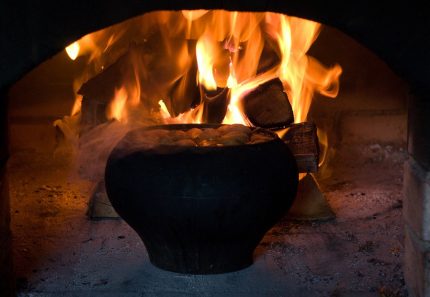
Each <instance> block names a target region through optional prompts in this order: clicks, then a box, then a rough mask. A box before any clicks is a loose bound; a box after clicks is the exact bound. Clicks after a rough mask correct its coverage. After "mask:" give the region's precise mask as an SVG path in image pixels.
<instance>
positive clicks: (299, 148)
mask: <svg viewBox="0 0 430 297" xmlns="http://www.w3.org/2000/svg"><path fill="white" fill-rule="evenodd" d="M282 140H283V141H284V142H285V143H286V144H287V145H288V147H289V148H290V150H291V152H292V153H293V155H294V157H295V158H296V161H297V166H298V168H299V172H317V171H318V163H319V142H318V136H317V127H316V125H315V124H314V123H311V122H304V123H298V124H292V125H291V126H290V127H289V129H288V131H287V132H286V133H285V135H284V136H283V137H282Z"/></svg>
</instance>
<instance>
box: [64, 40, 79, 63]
mask: <svg viewBox="0 0 430 297" xmlns="http://www.w3.org/2000/svg"><path fill="white" fill-rule="evenodd" d="M79 49H80V46H79V43H78V42H77V41H75V42H73V43H72V44H71V45H69V46H68V47H66V52H67V54H68V55H69V58H70V59H72V60H75V59H76V58H77V57H78V55H79Z"/></svg>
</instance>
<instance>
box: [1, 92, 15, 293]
mask: <svg viewBox="0 0 430 297" xmlns="http://www.w3.org/2000/svg"><path fill="white" fill-rule="evenodd" d="M3 96H6V91H5V89H3V90H2V91H1V92H0V98H5V97H3ZM6 102H7V101H6V100H0V296H5V297H7V296H12V294H13V288H14V281H13V274H12V235H11V232H10V210H9V196H8V195H9V193H8V187H7V177H6V161H7V157H8V145H7V144H8V133H7V117H6V111H7V106H6Z"/></svg>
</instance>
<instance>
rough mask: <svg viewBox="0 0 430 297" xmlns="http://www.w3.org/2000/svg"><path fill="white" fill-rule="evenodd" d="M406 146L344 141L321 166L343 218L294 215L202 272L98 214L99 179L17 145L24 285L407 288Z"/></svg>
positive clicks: (261, 291) (14, 173)
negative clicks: (227, 269) (175, 262)
mask: <svg viewBox="0 0 430 297" xmlns="http://www.w3.org/2000/svg"><path fill="white" fill-rule="evenodd" d="M405 155H406V154H405V152H404V150H403V149H402V148H400V147H396V146H393V145H382V144H370V145H363V146H361V147H355V148H353V149H352V148H348V149H343V150H342V151H341V152H338V153H337V154H336V158H335V159H332V160H335V162H330V163H332V164H331V165H334V166H331V165H330V166H329V168H326V169H325V170H323V171H322V172H320V174H319V175H318V176H317V177H318V180H319V181H320V186H321V188H322V190H323V191H324V193H325V194H326V197H327V199H328V201H329V204H330V205H331V207H332V208H333V210H334V211H335V212H336V216H337V218H336V219H335V220H331V221H327V222H291V221H287V220H285V219H284V220H282V221H281V222H279V223H278V224H277V225H276V226H275V227H274V228H272V229H271V230H270V231H269V232H268V233H267V235H266V236H265V237H264V238H263V240H262V242H261V244H260V245H259V246H258V248H257V250H256V253H255V263H254V264H253V265H252V266H251V267H249V268H247V269H244V270H242V271H238V272H233V273H226V274H220V275H212V276H198V275H197V276H196V275H194V276H193V275H182V274H177V273H171V272H166V271H162V270H159V269H157V268H155V267H154V266H152V265H151V264H150V263H149V260H148V256H147V254H146V251H145V247H144V245H143V243H142V242H141V241H140V239H139V238H138V236H137V235H136V234H135V233H134V231H133V230H131V228H130V227H128V226H127V225H126V224H125V223H124V222H123V221H122V220H118V219H112V220H99V221H91V220H89V219H88V218H87V217H86V211H87V203H88V199H89V196H90V191H91V189H92V186H93V185H92V184H91V183H90V182H88V181H85V180H81V179H79V178H77V177H76V175H74V174H72V173H71V168H72V167H71V166H69V165H68V163H67V162H65V161H64V160H63V159H61V158H55V157H52V156H50V155H47V154H40V153H35V152H32V151H22V152H17V153H15V154H13V155H12V157H11V160H10V163H9V179H10V192H11V207H12V228H13V233H14V251H15V252H14V257H15V259H14V260H15V270H16V273H17V277H18V279H17V285H18V289H19V293H18V295H19V296H157V297H160V296H247V297H252V296H294V297H297V296H333V297H334V296H406V295H407V293H406V290H405V287H404V280H403V273H402V257H403V224H402V218H401V212H402V199H403V198H402V176H403V162H404V160H405ZM333 168H335V169H336V170H333Z"/></svg>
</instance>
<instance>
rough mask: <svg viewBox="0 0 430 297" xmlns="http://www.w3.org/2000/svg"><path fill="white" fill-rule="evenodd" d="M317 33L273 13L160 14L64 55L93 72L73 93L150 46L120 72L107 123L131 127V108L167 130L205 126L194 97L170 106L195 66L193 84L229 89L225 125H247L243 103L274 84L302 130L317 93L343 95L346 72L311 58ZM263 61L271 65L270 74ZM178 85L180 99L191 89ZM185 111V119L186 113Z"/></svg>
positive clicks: (309, 24)
mask: <svg viewBox="0 0 430 297" xmlns="http://www.w3.org/2000/svg"><path fill="white" fill-rule="evenodd" d="M320 29H321V25H320V24H318V23H316V22H313V21H309V20H305V19H300V18H297V17H290V16H287V15H282V14H277V13H271V12H266V13H264V12H259V13H251V12H229V11H223V10H212V11H207V10H193V11H190V10H184V11H158V12H151V13H148V14H145V15H143V16H141V17H138V18H134V19H131V20H129V21H127V22H124V23H121V24H118V25H115V26H112V27H109V28H106V29H104V30H101V31H97V32H95V33H92V34H89V35H86V36H84V37H82V38H81V39H79V40H78V41H76V42H74V43H73V44H71V45H70V46H68V47H67V48H66V51H67V52H68V54H69V56H70V58H72V59H73V57H74V58H75V59H76V57H78V56H86V57H87V61H88V65H89V67H88V71H87V72H86V73H84V74H83V75H82V76H81V77H80V78H78V79H77V81H76V83H75V85H76V86H75V91H76V90H77V89H79V87H80V86H81V85H82V83H83V82H85V81H87V80H88V79H90V78H91V77H94V76H95V75H97V74H99V73H100V72H102V71H103V69H105V68H106V67H107V66H109V65H111V64H112V63H114V62H115V61H116V60H117V59H118V57H120V56H121V55H124V54H126V53H127V52H128V49H129V48H130V46H129V45H130V40H133V42H136V43H137V44H141V45H145V46H144V47H143V49H141V50H140V51H137V52H136V57H133V58H132V59H133V61H132V63H131V64H130V67H129V68H130V69H125V70H124V71H123V72H124V73H123V74H122V75H123V76H124V77H122V78H121V79H122V81H123V84H122V85H121V86H120V87H119V88H117V89H116V90H115V94H114V96H113V99H112V101H111V103H110V104H109V107H108V110H107V117H108V118H109V119H113V118H114V119H117V120H119V121H122V122H126V121H127V120H128V117H129V116H130V114H131V112H130V111H131V109H132V108H134V107H139V108H141V107H142V106H144V107H145V108H149V109H151V108H152V109H154V110H157V112H158V118H160V119H161V120H162V122H165V123H167V122H176V123H201V122H202V115H203V106H202V103H203V102H200V103H201V104H200V105H198V106H194V107H193V108H191V107H192V105H191V102H195V101H193V98H190V96H191V94H189V93H180V96H179V98H177V97H178V96H176V97H175V98H171V93H170V88H172V86H173V85H175V84H176V83H177V82H178V81H181V80H182V81H183V80H184V78H185V77H186V75H187V74H189V73H195V71H194V72H193V71H192V67H193V63H194V62H193V61H196V64H197V77H195V78H194V79H195V81H194V82H195V83H196V84H199V85H200V86H203V87H204V88H205V89H206V90H209V91H210V90H216V89H217V88H223V87H228V88H229V89H230V92H229V93H230V98H229V99H230V102H229V106H228V108H227V113H226V116H225V118H224V120H223V123H240V124H245V125H250V123H249V121H248V119H247V117H246V115H245V113H244V111H243V100H246V95H247V94H248V93H249V92H251V91H252V90H254V89H255V88H257V87H258V86H259V85H261V84H264V83H265V82H267V81H269V80H271V79H274V78H279V79H280V80H281V81H282V83H283V85H284V90H285V92H286V93H287V95H288V98H289V100H290V103H291V105H292V107H293V112H294V117H295V121H296V122H302V121H305V120H306V117H307V113H308V111H309V108H310V106H311V102H312V97H313V96H314V94H315V93H320V94H322V95H324V96H327V97H332V98H334V97H336V96H337V93H338V91H339V76H340V75H341V73H342V68H341V67H340V66H339V65H334V66H333V67H325V66H323V65H322V64H321V63H319V62H318V61H317V60H316V59H314V58H312V57H309V56H308V55H307V52H308V50H309V48H310V47H311V46H312V44H313V43H314V41H315V40H316V38H317V37H318V34H319V32H320ZM193 42H194V43H193ZM193 47H195V48H193ZM76 48H78V50H77V51H76ZM69 52H71V53H73V54H70V53H69ZM267 52H269V54H268V53H267ZM265 59H266V60H268V61H269V62H268V63H267V64H266V66H264V63H263V62H264V60H265ZM262 61H263V62H262ZM262 64H263V66H264V67H263V66H261V65H262ZM178 85H180V86H182V87H181V89H180V90H181V92H182V90H184V91H185V90H189V89H190V88H188V89H187V88H186V87H184V86H185V85H186V84H178ZM175 94H177V93H175ZM160 98H162V100H160ZM80 99H81V98H79V97H77V100H76V103H75V106H74V107H73V111H72V113H73V114H76V113H78V112H79V106H80ZM174 100H177V101H174ZM179 101H180V102H179ZM201 101H202V100H201ZM178 102H179V105H181V106H182V107H183V106H185V107H184V108H182V109H180V112H181V113H179V112H177V111H175V109H174V106H175V104H176V105H178ZM166 103H167V106H169V108H170V109H168V108H167V106H166ZM193 104H194V103H193ZM157 106H159V107H158V108H157ZM187 106H188V111H185V112H183V111H184V110H187ZM169 110H170V112H169ZM175 112H176V116H175V115H174V113H175ZM178 113H179V114H178Z"/></svg>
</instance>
